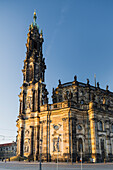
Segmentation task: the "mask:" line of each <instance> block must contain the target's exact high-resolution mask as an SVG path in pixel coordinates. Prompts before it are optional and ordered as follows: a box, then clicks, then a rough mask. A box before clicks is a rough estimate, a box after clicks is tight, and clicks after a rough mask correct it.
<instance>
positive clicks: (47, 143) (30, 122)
mask: <svg viewBox="0 0 113 170" xmlns="http://www.w3.org/2000/svg"><path fill="white" fill-rule="evenodd" d="M36 18H37V16H36V12H34V16H33V23H32V24H31V25H30V27H29V33H28V36H27V43H26V48H27V52H26V58H25V60H24V67H23V70H22V72H23V84H22V86H21V92H20V94H19V101H20V108H19V116H18V119H17V128H18V131H17V133H18V134H17V156H22V157H23V156H25V157H28V158H29V159H33V160H39V157H40V154H41V156H42V159H43V160H44V161H55V160H56V159H57V156H58V159H59V161H66V160H67V159H68V160H69V161H77V160H78V161H79V158H80V155H81V153H82V156H83V159H84V160H86V161H88V160H89V159H90V158H93V160H94V162H96V161H97V162H98V161H103V160H104V159H106V160H112V158H113V93H112V92H110V91H109V90H108V86H106V90H104V89H101V88H100V86H99V83H97V85H96V84H95V86H92V85H90V83H89V79H87V82H86V83H82V82H79V81H77V76H75V77H74V80H73V81H72V82H68V83H64V84H62V83H61V81H60V80H59V84H58V87H57V88H56V89H54V88H53V94H52V99H53V104H48V91H47V89H46V84H45V83H44V79H45V77H44V76H45V69H46V65H45V58H44V57H43V53H42V45H43V42H44V39H43V34H42V31H41V32H39V27H38V25H37V23H36Z"/></svg>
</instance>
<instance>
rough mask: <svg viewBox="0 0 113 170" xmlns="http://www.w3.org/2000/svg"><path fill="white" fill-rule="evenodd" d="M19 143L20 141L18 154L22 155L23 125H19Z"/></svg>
mask: <svg viewBox="0 0 113 170" xmlns="http://www.w3.org/2000/svg"><path fill="white" fill-rule="evenodd" d="M19 143H20V146H19V150H20V151H19V155H20V156H23V148H24V146H23V144H24V130H23V127H21V129H20V140H19Z"/></svg>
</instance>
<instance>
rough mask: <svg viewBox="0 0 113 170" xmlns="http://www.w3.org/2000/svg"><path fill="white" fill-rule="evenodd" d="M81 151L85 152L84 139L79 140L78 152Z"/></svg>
mask: <svg viewBox="0 0 113 170" xmlns="http://www.w3.org/2000/svg"><path fill="white" fill-rule="evenodd" d="M81 150H82V152H83V141H82V138H79V140H78V151H79V152H81Z"/></svg>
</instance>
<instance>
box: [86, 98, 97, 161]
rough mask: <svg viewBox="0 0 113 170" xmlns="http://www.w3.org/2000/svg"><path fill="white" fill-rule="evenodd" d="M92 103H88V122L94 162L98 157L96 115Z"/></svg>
mask: <svg viewBox="0 0 113 170" xmlns="http://www.w3.org/2000/svg"><path fill="white" fill-rule="evenodd" d="M94 106H95V104H94V102H92V101H91V102H90V103H89V110H88V113H89V120H90V131H91V147H92V158H93V159H94V162H96V161H97V155H98V136H97V120H96V113H95V110H94Z"/></svg>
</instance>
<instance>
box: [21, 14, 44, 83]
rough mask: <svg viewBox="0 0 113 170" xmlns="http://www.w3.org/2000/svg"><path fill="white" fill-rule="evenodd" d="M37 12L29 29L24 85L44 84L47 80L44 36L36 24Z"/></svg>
mask: <svg viewBox="0 0 113 170" xmlns="http://www.w3.org/2000/svg"><path fill="white" fill-rule="evenodd" d="M36 18H37V16H36V12H34V16H33V23H32V24H31V25H30V27H29V33H28V37H27V43H26V47H27V52H26V59H25V60H24V68H23V70H22V71H23V77H24V83H29V82H31V81H32V82H39V81H42V82H44V78H45V69H46V65H45V58H43V53H42V44H43V41H44V40H43V34H42V31H41V32H39V26H38V24H37V23H36Z"/></svg>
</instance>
